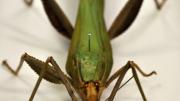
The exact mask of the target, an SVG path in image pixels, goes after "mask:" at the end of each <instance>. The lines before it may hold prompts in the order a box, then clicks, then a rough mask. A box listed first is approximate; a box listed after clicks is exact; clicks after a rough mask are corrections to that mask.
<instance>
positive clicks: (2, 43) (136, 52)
mask: <svg viewBox="0 0 180 101" xmlns="http://www.w3.org/2000/svg"><path fill="white" fill-rule="evenodd" d="M78 2H79V0H58V3H59V4H60V5H61V8H62V9H63V10H64V12H65V14H66V15H67V16H68V18H69V19H70V21H71V23H72V24H73V25H74V24H75V18H76V13H77V8H78ZM125 2H126V0H106V5H105V7H106V8H105V20H106V24H107V27H108V28H109V27H110V25H111V23H112V22H113V20H114V18H115V17H116V15H117V14H118V12H119V10H120V9H121V8H122V6H123V4H124V3H125ZM179 26H180V1H179V0H168V2H167V3H166V4H165V6H164V8H163V9H162V10H161V11H160V12H159V11H157V10H156V9H155V5H154V2H153V0H145V2H144V3H143V6H142V8H141V11H140V13H139V15H138V17H137V19H136V21H135V23H133V25H132V26H131V27H130V29H129V30H128V31H126V32H125V33H124V34H123V35H122V36H119V37H118V38H116V39H114V40H112V41H111V42H112V47H113V56H114V66H113V71H112V73H113V72H114V71H116V70H117V69H118V68H120V67H122V66H123V65H125V64H126V62H127V61H128V60H133V61H135V62H136V63H137V64H139V66H140V67H141V68H142V69H143V70H144V71H146V72H150V71H152V70H156V71H157V72H158V75H156V76H152V77H150V78H144V77H142V76H140V75H139V76H140V80H141V83H142V86H143V88H144V91H145V94H146V96H147V99H148V101H180V96H179V94H180V79H179V77H180V44H179V43H180V27H179ZM69 43H70V41H69V40H68V39H66V38H65V37H63V36H62V35H59V34H58V33H57V32H56V30H54V28H53V27H52V26H51V25H50V23H49V21H48V19H47V17H46V15H45V13H44V11H43V9H42V5H41V2H40V0H35V2H34V5H33V7H32V8H29V7H26V6H25V4H24V3H23V0H0V61H2V60H3V59H7V60H8V61H9V63H10V65H11V66H13V68H14V69H15V66H17V64H18V63H19V59H20V56H21V55H22V54H23V53H25V52H27V53H28V54H30V55H32V56H34V57H36V58H38V59H41V60H46V58H47V57H48V56H53V57H54V58H55V59H56V61H57V62H58V64H59V65H60V66H61V69H62V70H63V71H65V68H64V67H65V62H66V57H67V51H68V47H69ZM131 75H132V74H131V72H128V74H127V76H126V77H125V78H126V79H128V77H130V76H131ZM37 78H38V76H37V75H36V74H35V73H34V72H33V71H32V70H31V69H30V68H29V67H28V66H27V64H25V65H24V66H23V69H22V70H21V71H20V74H19V76H18V77H15V76H13V75H12V74H10V73H9V72H8V71H7V70H6V69H5V68H4V67H2V66H0V101H27V100H28V98H29V96H30V94H31V91H32V89H33V87H34V85H35V82H36V80H37ZM112 87H113V84H112V85H111V87H110V88H109V89H107V90H106V91H105V92H104V94H103V96H102V101H104V99H105V98H106V97H107V96H108V95H109V94H110V90H111V88H112ZM34 101H70V97H69V95H68V94H67V92H66V89H65V88H64V86H62V85H54V84H51V83H48V82H46V81H43V82H42V84H41V86H40V88H39V90H38V93H37V94H36V96H35V99H34ZM115 101H142V99H141V96H140V93H139V91H138V89H137V86H136V84H135V82H134V80H132V81H131V82H129V83H128V84H127V85H126V86H125V87H123V88H122V89H121V90H120V91H119V92H118V94H117V95H116V98H115Z"/></svg>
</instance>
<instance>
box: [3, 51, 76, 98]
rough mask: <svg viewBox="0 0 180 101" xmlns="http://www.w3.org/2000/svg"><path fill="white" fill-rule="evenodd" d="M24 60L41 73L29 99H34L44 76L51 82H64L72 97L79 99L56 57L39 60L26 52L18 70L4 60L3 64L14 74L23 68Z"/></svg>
mask: <svg viewBox="0 0 180 101" xmlns="http://www.w3.org/2000/svg"><path fill="white" fill-rule="evenodd" d="M24 61H26V62H27V63H28V65H29V66H30V67H31V68H32V69H33V70H34V71H35V72H36V73H37V74H38V75H39V78H38V80H37V82H36V85H35V87H34V90H33V92H32V94H31V96H30V98H29V101H32V100H33V98H34V96H35V94H36V92H37V89H38V87H39V85H40V83H41V81H42V78H44V79H46V80H47V81H49V82H52V83H55V84H61V83H63V84H64V85H65V86H66V89H67V90H68V93H69V94H70V96H71V97H72V100H73V101H77V100H76V97H75V95H74V91H73V88H72V86H71V84H70V82H69V80H71V79H70V78H68V77H67V76H66V75H65V74H64V73H63V72H62V71H61V69H60V68H59V66H58V65H57V63H56V62H55V61H54V59H53V58H52V57H49V58H48V59H47V60H46V62H43V61H41V60H38V59H36V58H34V57H32V56H30V55H28V54H27V53H25V54H24V55H22V57H21V60H20V63H19V65H18V68H17V69H16V70H13V69H12V68H11V67H10V66H9V64H8V63H7V62H6V61H3V65H4V66H5V67H7V69H8V70H9V71H11V72H12V73H13V74H14V75H17V74H18V73H19V70H20V69H21V67H22V64H23V62H24ZM48 63H51V64H52V66H51V65H49V64H48Z"/></svg>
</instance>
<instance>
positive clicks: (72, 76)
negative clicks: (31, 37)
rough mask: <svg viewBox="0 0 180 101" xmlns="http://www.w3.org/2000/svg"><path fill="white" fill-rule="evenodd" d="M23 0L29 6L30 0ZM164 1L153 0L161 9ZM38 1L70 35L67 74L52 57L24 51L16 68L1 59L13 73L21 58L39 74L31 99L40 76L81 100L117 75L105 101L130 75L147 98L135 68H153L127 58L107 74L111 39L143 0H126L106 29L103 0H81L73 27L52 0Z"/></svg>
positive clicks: (92, 97) (93, 98)
mask: <svg viewBox="0 0 180 101" xmlns="http://www.w3.org/2000/svg"><path fill="white" fill-rule="evenodd" d="M24 1H25V3H26V4H27V5H28V6H31V5H32V3H33V0H24ZM165 1H166V0H163V1H162V2H158V0H155V4H156V7H157V9H161V7H162V5H163V4H164V3H165ZM41 2H42V4H43V7H44V10H45V12H46V14H47V16H48V18H49V20H50V22H51V24H52V25H53V26H54V28H55V29H56V30H57V31H58V32H59V33H61V34H62V35H64V36H65V37H67V38H68V39H71V44H70V48H69V54H68V59H67V63H66V71H67V73H68V75H66V74H64V73H63V72H62V70H61V69H60V67H59V65H58V64H57V63H56V61H55V60H54V59H53V57H48V58H47V60H46V61H45V62H43V61H41V60H38V59H36V58H34V57H32V56H30V55H29V54H27V53H25V54H23V55H22V57H21V59H20V63H19V65H18V67H17V69H16V70H13V69H12V68H11V67H10V65H9V64H8V63H7V61H6V60H4V61H3V62H2V64H3V65H4V66H5V67H7V69H8V70H9V71H10V72H12V74H14V75H18V73H19V71H20V69H21V67H22V65H23V63H24V62H26V63H27V64H29V66H30V67H31V68H32V69H33V70H34V71H35V72H36V73H37V74H38V75H39V78H38V80H37V82H36V85H35V87H34V89H33V91H32V94H31V96H30V98H29V101H32V100H33V98H34V96H35V94H36V92H37V90H38V87H39V86H40V83H41V81H42V79H45V80H47V81H49V82H52V83H55V84H63V85H64V86H65V87H66V89H67V91H68V93H69V95H70V97H71V99H72V101H77V100H78V98H77V95H75V92H76V93H77V94H78V95H79V96H80V98H81V100H82V101H100V97H101V94H102V92H103V90H104V89H106V88H107V87H108V86H109V85H110V84H111V82H112V81H114V80H115V79H117V81H116V84H115V86H114V88H113V90H112V92H111V93H110V95H109V97H108V98H107V101H113V100H114V97H115V95H116V93H117V92H118V90H119V89H120V88H121V87H122V86H123V85H125V84H126V83H127V82H128V81H129V80H131V79H132V78H134V79H135V82H136V84H137V86H138V89H139V91H140V94H141V96H142V99H143V101H147V99H146V96H145V94H144V92H143V89H142V87H141V84H140V81H139V78H138V75H137V71H138V72H139V73H140V74H141V75H143V76H144V77H149V76H151V75H153V74H156V72H155V71H152V72H151V73H145V72H144V71H142V70H141V69H140V67H139V66H138V65H137V64H136V63H134V62H133V61H128V62H127V64H126V65H124V66H123V67H122V68H120V69H119V70H118V71H117V72H115V73H114V74H113V75H112V76H111V77H109V74H110V72H111V69H112V64H113V59H112V49H111V45H110V40H111V39H113V38H115V37H117V36H119V35H120V34H122V33H123V32H124V31H125V30H127V29H128V28H129V26H130V25H131V24H132V23H133V21H134V20H135V18H136V16H137V14H138V12H139V10H140V8H141V6H142V3H143V0H128V2H127V4H126V5H125V6H124V8H123V9H122V11H121V12H120V13H119V15H118V16H117V18H116V19H115V20H114V22H113V24H112V26H111V27H110V29H109V30H107V29H106V26H105V22H104V17H103V15H104V13H103V11H104V0H80V4H79V11H78V15H77V20H76V25H75V27H73V26H72V25H71V24H70V22H69V20H68V19H67V17H66V15H65V14H64V13H63V11H62V10H61V8H60V7H59V6H58V5H57V3H56V2H55V1H54V0H41ZM129 69H131V70H132V74H133V76H132V77H131V78H130V79H129V80H128V81H127V82H125V83H124V84H122V80H123V78H124V76H125V74H126V73H127V71H128V70H129Z"/></svg>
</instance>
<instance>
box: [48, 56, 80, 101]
mask: <svg viewBox="0 0 180 101" xmlns="http://www.w3.org/2000/svg"><path fill="white" fill-rule="evenodd" d="M48 62H49V63H51V64H52V66H53V67H54V68H55V69H56V70H57V72H58V74H59V75H60V77H61V82H62V83H63V84H64V85H65V87H66V89H67V91H68V93H69V95H70V96H71V98H72V101H77V98H76V96H75V95H74V89H73V88H72V85H71V83H70V81H69V79H68V77H67V76H66V75H65V74H64V73H63V72H62V71H61V69H60V67H59V66H58V64H57V63H56V61H55V60H54V59H53V57H50V58H49V59H48Z"/></svg>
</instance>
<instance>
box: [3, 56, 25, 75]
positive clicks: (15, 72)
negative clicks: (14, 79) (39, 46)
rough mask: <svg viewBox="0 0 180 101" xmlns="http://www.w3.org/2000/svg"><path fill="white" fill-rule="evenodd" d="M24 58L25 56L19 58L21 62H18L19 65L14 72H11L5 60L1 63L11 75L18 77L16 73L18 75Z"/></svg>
mask: <svg viewBox="0 0 180 101" xmlns="http://www.w3.org/2000/svg"><path fill="white" fill-rule="evenodd" d="M25 57H26V54H23V55H22V56H21V60H20V63H19V65H18V67H17V69H16V70H13V69H12V67H11V66H9V64H8V63H7V61H6V60H4V61H3V62H2V65H4V66H5V67H6V68H7V69H8V70H9V71H10V72H11V73H12V74H14V75H16V76H17V75H18V73H19V71H20V69H21V67H22V65H23V63H24V60H25V59H24V58H25Z"/></svg>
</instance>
